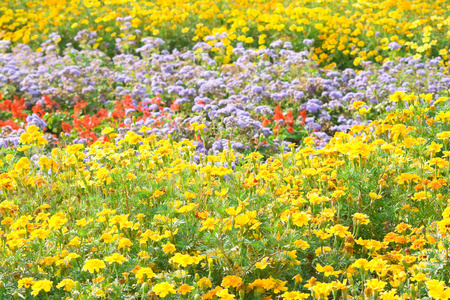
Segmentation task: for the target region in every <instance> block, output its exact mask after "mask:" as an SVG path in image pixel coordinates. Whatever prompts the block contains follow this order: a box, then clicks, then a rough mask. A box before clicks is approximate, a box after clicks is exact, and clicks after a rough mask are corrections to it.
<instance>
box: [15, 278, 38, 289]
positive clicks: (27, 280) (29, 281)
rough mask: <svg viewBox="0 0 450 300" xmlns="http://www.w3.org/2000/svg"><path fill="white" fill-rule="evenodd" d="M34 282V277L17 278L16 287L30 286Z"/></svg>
mask: <svg viewBox="0 0 450 300" xmlns="http://www.w3.org/2000/svg"><path fill="white" fill-rule="evenodd" d="M33 284H34V279H33V278H31V277H25V278H22V279H20V280H19V282H18V287H19V289H20V288H21V287H25V288H30V287H31V286H33Z"/></svg>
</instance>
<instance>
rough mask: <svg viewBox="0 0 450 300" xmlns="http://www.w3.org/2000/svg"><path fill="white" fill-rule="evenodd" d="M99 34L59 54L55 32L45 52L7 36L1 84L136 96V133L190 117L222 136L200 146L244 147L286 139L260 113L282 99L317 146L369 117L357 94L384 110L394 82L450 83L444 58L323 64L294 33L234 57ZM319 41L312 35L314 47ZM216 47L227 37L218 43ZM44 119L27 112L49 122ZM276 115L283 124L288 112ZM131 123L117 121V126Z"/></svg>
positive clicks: (403, 86)
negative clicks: (134, 44)
mask: <svg viewBox="0 0 450 300" xmlns="http://www.w3.org/2000/svg"><path fill="white" fill-rule="evenodd" d="M124 26H125V27H126V24H125V25H124ZM213 38H216V39H219V37H211V39H213ZM94 39H95V35H93V34H92V33H89V32H87V31H82V32H80V33H79V34H78V35H77V37H76V40H77V41H78V42H79V41H83V40H84V41H85V43H84V45H85V47H84V48H83V49H81V50H77V49H75V48H74V47H72V45H71V44H68V45H67V48H66V50H65V52H64V53H62V54H59V53H58V52H57V51H56V49H57V47H56V44H57V43H58V42H59V40H60V39H59V37H58V36H57V35H56V34H52V35H50V37H49V40H48V41H46V42H44V43H43V44H42V47H41V48H42V51H40V52H36V51H33V50H32V49H30V48H29V47H28V46H26V45H18V46H15V47H14V48H10V45H9V43H7V42H5V41H0V92H1V93H2V94H3V97H4V98H8V97H10V98H12V97H13V96H19V97H24V98H25V99H26V101H27V103H28V104H27V105H33V104H36V103H39V101H42V96H43V95H47V96H49V97H50V98H51V99H52V100H53V101H56V102H57V103H58V104H60V105H61V107H62V108H66V109H68V110H70V109H73V107H74V105H75V104H76V103H77V102H78V101H80V100H83V101H85V102H87V103H88V105H89V108H90V111H92V112H96V111H98V110H100V109H102V108H105V107H108V105H109V106H111V105H112V104H113V103H115V102H116V101H118V100H121V99H123V98H124V97H125V96H126V95H130V96H131V99H133V104H134V108H128V109H127V110H126V114H127V116H128V117H127V118H126V119H125V121H124V123H125V124H126V125H127V126H128V127H129V128H131V129H133V130H135V131H136V132H137V131H139V129H140V128H141V127H142V126H144V125H145V126H152V125H153V124H156V123H158V124H162V125H161V126H159V127H156V126H154V129H153V130H152V132H154V133H157V134H172V135H176V134H178V135H179V136H180V137H181V138H183V137H187V136H188V130H186V127H187V126H188V125H189V124H192V123H193V122H200V123H203V124H205V125H207V127H208V129H211V132H212V133H213V134H214V135H215V136H217V137H218V138H217V139H214V140H212V141H211V142H209V143H208V141H205V143H206V145H203V143H199V147H200V148H202V149H203V150H201V151H204V152H205V151H208V150H209V151H213V152H218V151H221V150H223V149H226V148H227V147H228V140H231V141H232V143H231V145H232V147H234V148H236V149H245V148H248V147H249V146H250V141H251V140H254V139H260V138H261V137H262V136H263V137H265V138H266V139H268V140H271V141H272V142H273V143H272V144H273V145H274V146H275V147H279V146H280V145H281V144H282V140H280V139H279V138H278V137H276V136H274V130H273V126H272V127H271V126H265V125H263V120H265V119H269V120H272V119H273V115H274V109H275V107H276V106H278V105H279V106H280V107H281V109H282V110H283V112H284V113H286V112H287V111H289V110H291V111H293V112H294V113H295V115H296V120H294V121H295V122H297V123H298V124H299V123H300V119H299V117H298V118H297V116H298V113H299V112H300V111H303V110H304V111H306V116H307V117H306V118H305V119H304V122H303V123H302V126H304V127H303V128H304V130H306V131H307V132H308V134H309V135H313V136H316V137H317V138H318V142H317V146H319V147H320V146H323V145H324V144H325V143H326V142H327V141H328V140H329V139H330V137H331V136H332V134H333V133H334V132H336V131H346V130H348V129H349V128H350V127H351V126H353V125H356V124H361V123H363V122H367V121H369V120H363V119H362V118H361V116H359V115H358V114H354V113H352V112H351V109H350V107H351V104H352V103H353V102H355V101H364V102H366V103H367V105H368V107H369V106H370V107H372V108H373V110H372V111H373V112H378V113H379V112H382V111H384V110H389V109H391V107H390V106H389V102H388V96H389V95H390V94H392V93H394V92H395V91H406V92H418V91H420V92H421V93H422V92H423V93H427V92H428V93H438V92H440V91H442V90H445V89H449V88H450V77H448V76H446V75H445V74H444V73H443V71H444V68H443V67H442V66H441V63H440V62H441V59H440V58H439V57H436V58H434V59H431V60H428V61H421V60H419V59H414V58H413V57H404V58H401V59H399V61H397V62H394V61H389V62H386V63H384V64H383V65H377V64H374V63H370V62H365V63H364V64H363V67H364V69H363V70H361V71H357V70H354V69H345V70H324V69H321V68H320V67H318V66H317V65H315V63H314V62H313V61H312V60H311V59H310V57H309V56H310V52H308V51H302V52H295V51H293V50H291V48H292V45H291V44H290V43H289V42H282V41H277V42H274V43H272V44H271V45H270V47H269V48H266V49H260V50H254V49H246V48H245V47H244V45H243V44H239V45H238V46H237V47H235V48H234V49H233V61H232V63H229V64H226V65H224V64H221V63H220V62H217V61H216V60H215V55H214V53H213V52H212V51H211V49H212V47H211V46H210V45H208V44H207V43H205V42H200V43H198V44H196V45H195V46H194V48H193V49H192V50H186V51H178V50H173V51H171V52H169V51H167V50H160V47H161V46H162V45H164V41H163V40H161V39H159V38H157V39H153V38H144V39H142V42H143V44H142V45H140V47H139V48H137V51H136V52H137V53H138V54H139V55H138V56H137V55H133V54H127V53H126V51H125V50H123V49H122V48H123V47H122V48H117V54H116V55H115V56H114V57H108V56H107V55H106V54H105V53H103V52H101V51H100V50H94V49H93V48H92V47H89V45H91V44H92V41H93V40H94ZM207 39H208V38H207ZM313 43H314V41H312V40H307V41H305V44H307V45H309V46H312V45H313ZM392 47H396V45H392ZM215 48H219V49H221V48H224V46H223V45H222V44H221V43H216V45H215ZM155 95H160V96H161V98H162V100H163V102H164V103H165V104H166V105H165V106H164V107H163V109H161V105H160V104H157V103H154V102H152V98H153V97H154V96H155ZM169 104H173V105H176V106H177V107H180V109H179V110H174V109H173V106H170V105H169ZM138 105H140V106H141V107H143V108H146V109H148V110H149V111H150V112H151V113H150V117H149V118H147V119H146V120H140V121H135V122H133V119H132V117H131V116H132V115H133V113H135V111H136V109H137V107H138ZM171 107H172V108H171ZM37 118H39V117H38V116H31V117H29V119H30V120H28V119H27V121H28V122H34V123H33V124H35V123H36V124H38V125H39V126H41V127H45V123H42V122H44V121H43V120H42V119H40V118H39V119H37ZM167 120H170V122H169V121H167ZM273 124H275V125H280V126H281V125H283V120H275V122H274V123H273ZM296 128H297V129H298V128H299V127H296ZM126 130H129V129H128V128H127V129H125V128H123V129H120V128H119V132H124V131H126ZM217 133H221V134H220V135H217ZM208 144H209V145H208ZM266 146H267V145H266ZM205 147H206V148H208V150H207V149H206V148H205Z"/></svg>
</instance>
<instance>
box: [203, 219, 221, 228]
mask: <svg viewBox="0 0 450 300" xmlns="http://www.w3.org/2000/svg"><path fill="white" fill-rule="evenodd" d="M218 222H219V220H216V219H214V218H208V219H206V220H205V221H203V222H202V225H203V227H202V228H200V231H203V230H206V229H208V230H214V228H215V227H216V224H217V223H218Z"/></svg>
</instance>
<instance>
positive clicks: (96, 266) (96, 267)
mask: <svg viewBox="0 0 450 300" xmlns="http://www.w3.org/2000/svg"><path fill="white" fill-rule="evenodd" d="M105 267H106V265H105V262H104V261H103V260H100V259H90V260H87V261H86V262H85V263H84V266H83V271H89V273H91V274H92V273H95V272H99V271H100V270H101V269H104V268H105Z"/></svg>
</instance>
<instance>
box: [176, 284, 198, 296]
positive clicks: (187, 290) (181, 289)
mask: <svg viewBox="0 0 450 300" xmlns="http://www.w3.org/2000/svg"><path fill="white" fill-rule="evenodd" d="M193 289H194V287H193V286H190V285H187V284H186V283H185V284H183V285H181V286H180V287H179V288H178V289H177V292H178V293H181V294H182V295H186V294H188V293H190V292H191V291H192V290H193Z"/></svg>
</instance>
